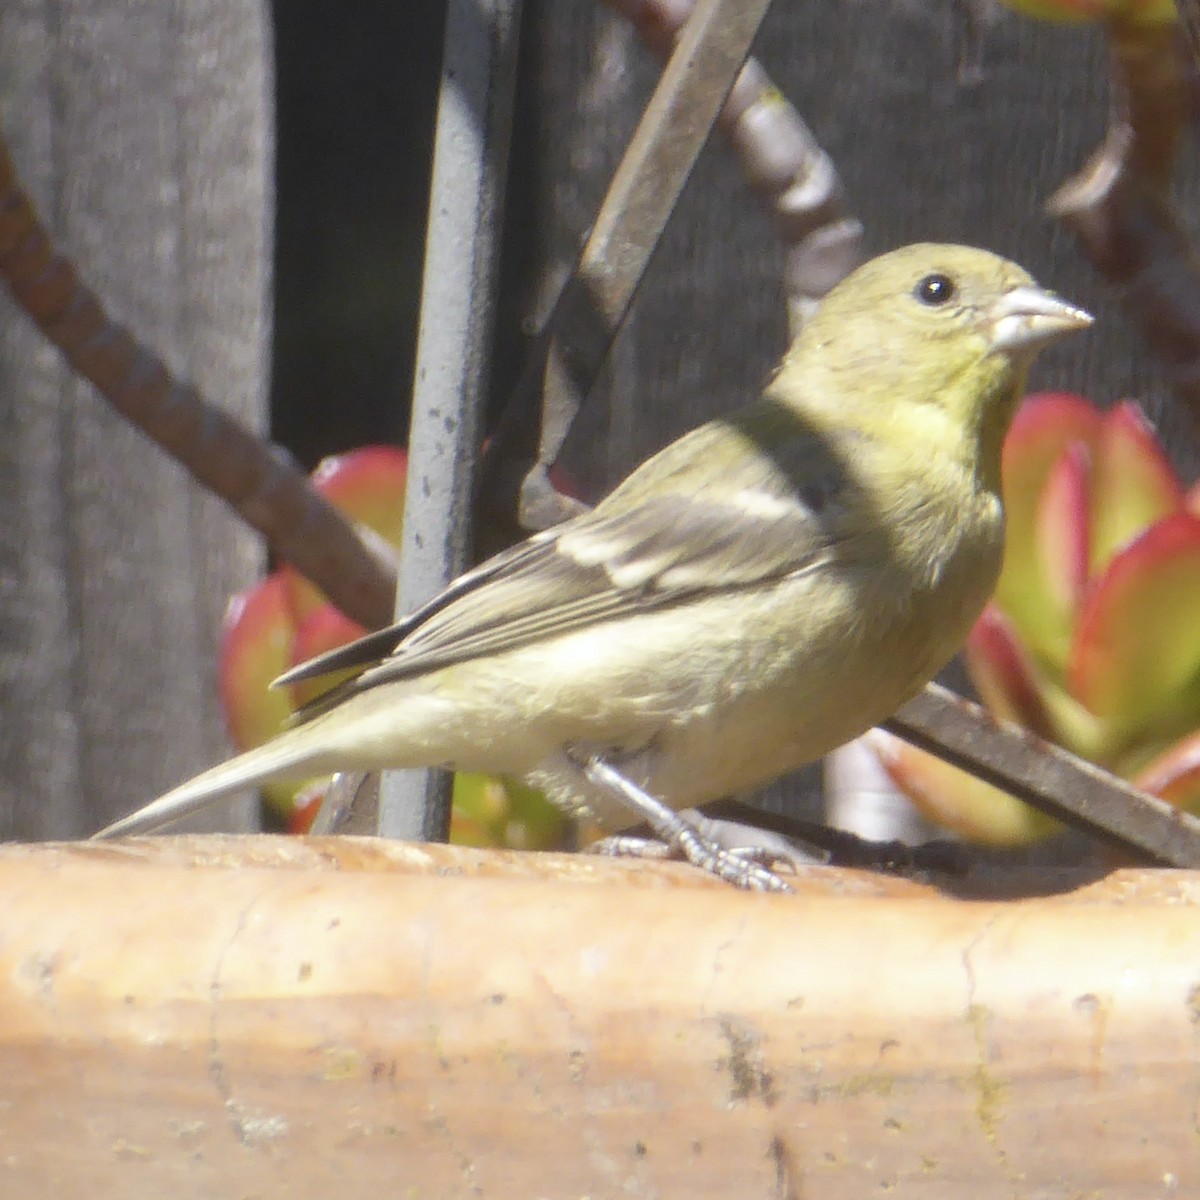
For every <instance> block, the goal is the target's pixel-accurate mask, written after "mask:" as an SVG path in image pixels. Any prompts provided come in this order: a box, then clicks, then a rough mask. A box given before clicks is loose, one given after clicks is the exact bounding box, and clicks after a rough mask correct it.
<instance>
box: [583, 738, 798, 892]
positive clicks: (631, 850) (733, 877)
mask: <svg viewBox="0 0 1200 1200" xmlns="http://www.w3.org/2000/svg"><path fill="white" fill-rule="evenodd" d="M579 766H580V769H581V770H582V771H583V773H584V774H585V775H586V776H587V778H588V780H589V782H591V783H592V784H594V785H595V786H597V787H602V788H604V789H606V790H607V791H608V792H610V793H611V794H613V795H615V796H617V797H619V798H620V799H621V801H622V802H623V803H624V804H625V805H626V807H628V808H629V809H631V810H632V811H633V812H635V813H636V814H637V815H638V817H640V818H641V819H642V820H644V821H645V822H646V823H647V824H648V825H649V826H650V828H651V830H652V831H653V833H654V835H655V839H657V840H647V839H645V838H635V837H622V836H617V837H614V838H606V839H604V840H603V841H602V842H601V843H599V847H600V850H599V852H600V853H607V854H620V855H624V856H626V857H641V858H646V857H653V858H660V859H661V858H680V859H683V860H684V861H686V862H690V863H691V864H692V865H693V866H695V867H699V868H700V869H701V870H702V871H707V872H708V873H709V874H710V875H716V876H717V878H718V879H724V880H725V881H726V882H727V883H732V884H733V885H734V887H739V888H744V889H746V890H747V891H755V892H790V891H791V890H792V889H791V887H789V886H788V884H787V883H786V882H785V881H784V880H783V879H782V878H781V877H780V876H779V875H778V874H777V873H776V871H775V870H774V867H775V866H777V865H778V864H779V863H780V862H786V861H788V860H787V859H784V858H782V857H781V856H780V855H779V854H778V853H776V852H774V851H771V850H767V849H765V848H763V847H759V846H747V847H733V848H730V849H725V848H724V847H722V846H720V845H718V844H717V842H715V841H714V840H713V839H712V838H709V837H706V836H705V835H704V834H702V833H701V832H700V830H699V829H697V828H696V826H695V825H693V824H692V823H691V821H689V820H688V819H687V818H686V817H683V816H681V815H680V814H679V813H677V812H675V811H674V810H673V809H671V808H668V807H667V806H666V805H665V804H663V803H662V801H661V800H658V799H656V798H655V797H654V796H651V795H650V793H649V792H647V791H645V790H644V789H642V788H640V787H638V786H637V784H635V783H633V782H632V781H630V780H629V779H626V778H625V776H624V775H622V774H621V772H620V771H618V770H617V769H616V768H615V767H614V766H612V765H611V764H610V763H608V762H605V760H604V759H602V758H600V757H598V756H592V757H590V758H587V759H585V760H583V761H581V762H580V763H579ZM650 847H655V848H654V849H650Z"/></svg>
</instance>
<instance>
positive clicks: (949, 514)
mask: <svg viewBox="0 0 1200 1200" xmlns="http://www.w3.org/2000/svg"><path fill="white" fill-rule="evenodd" d="M1088 323H1090V318H1089V317H1087V316H1086V314H1084V313H1081V312H1080V311H1079V310H1077V309H1074V308H1071V307H1070V306H1069V305H1067V304H1064V303H1063V302H1062V301H1059V300H1056V299H1054V298H1053V297H1052V296H1050V295H1049V294H1048V293H1046V292H1043V291H1041V290H1040V289H1037V288H1036V287H1034V285H1033V283H1032V280H1031V279H1030V278H1029V276H1028V275H1026V273H1025V272H1024V271H1022V270H1021V269H1020V268H1019V267H1017V266H1015V265H1014V264H1012V263H1010V262H1007V261H1005V260H1004V259H1001V258H998V257H996V256H995V255H992V254H989V253H986V252H984V251H980V250H974V249H970V248H967V247H961V246H938V245H918V246H910V247H907V248H905V249H902V250H898V251H895V252H893V253H891V254H888V255H884V256H883V257H881V258H878V259H875V260H874V261H872V262H870V263H868V264H866V265H865V266H864V267H862V268H860V269H859V270H858V271H856V272H855V273H854V274H853V275H851V276H850V277H849V278H848V279H847V280H845V281H844V282H843V283H842V284H841V285H839V286H838V287H837V288H835V289H834V290H833V291H832V292H831V293H830V294H829V296H828V297H827V298H826V299H825V300H824V302H823V303H822V305H821V307H820V309H819V310H818V312H817V313H816V315H815V316H814V318H813V319H812V321H811V322H810V323H809V325H808V326H807V327H806V328H805V329H804V331H803V332H802V333H801V334H800V336H799V338H798V339H797V340H796V342H795V343H794V345H793V346H792V347H791V348H790V350H789V351H788V353H787V355H786V357H785V358H784V360H783V363H782V365H781V367H780V369H779V371H778V373H777V374H776V376H775V378H774V379H773V380H772V381H771V383H770V384H769V385H768V387H767V388H766V390H765V392H764V394H763V396H762V397H761V398H760V399H759V400H758V401H757V402H756V403H755V404H753V405H751V406H750V407H749V408H747V409H745V410H743V411H741V412H739V413H736V414H734V415H732V416H729V417H724V418H720V419H718V420H715V421H711V422H709V423H708V424H706V425H704V426H702V427H700V428H699V429H696V430H695V431H693V432H692V433H689V434H687V435H686V436H684V437H682V438H680V439H679V440H678V441H676V442H674V443H672V444H671V445H670V446H668V447H667V448H666V449H664V450H663V451H661V452H660V453H659V454H657V455H655V456H654V457H653V458H651V459H649V460H648V461H647V462H645V463H644V464H643V465H642V466H641V467H639V468H638V469H637V470H636V471H634V472H633V474H632V475H630V476H629V477H628V479H626V480H625V482H624V483H623V484H621V485H620V486H619V487H618V488H617V489H616V490H615V491H614V492H612V493H611V495H609V496H608V497H607V499H605V500H604V501H603V502H602V503H601V504H599V505H598V506H597V507H596V508H595V509H594V510H593V511H591V512H589V513H586V514H584V515H582V516H580V517H577V518H575V519H574V520H572V521H570V522H567V523H566V524H564V525H562V526H560V527H558V528H556V529H553V530H549V531H547V532H545V533H542V534H538V535H535V536H534V537H532V538H530V539H529V540H528V541H526V542H524V543H522V544H521V545H519V546H517V547H514V548H513V549H512V550H509V551H506V552H505V553H504V554H501V555H499V556H497V557H496V558H494V559H492V560H489V561H488V562H486V563H484V564H483V565H482V566H480V567H478V568H476V569H475V570H474V571H471V572H469V573H468V574H467V575H465V576H464V577H463V578H462V579H460V580H459V581H457V582H456V583H455V584H453V585H451V587H450V589H448V591H447V593H446V594H445V595H444V596H443V597H441V598H439V599H438V600H437V601H434V602H433V604H431V605H430V606H428V608H427V609H426V610H423V611H422V612H420V613H417V614H415V615H414V616H413V617H412V618H410V619H409V620H408V621H405V622H402V623H401V624H400V625H398V626H396V627H394V628H393V629H392V630H388V631H383V632H381V633H378V634H373V635H371V636H370V637H368V638H366V639H364V640H363V641H362V642H360V643H357V644H356V645H355V646H354V647H351V648H349V649H348V650H343V651H338V652H335V653H334V654H333V655H330V656H326V657H325V658H323V659H321V660H318V662H317V664H316V665H315V666H313V667H311V668H307V669H305V670H304V672H303V673H304V674H307V675H315V674H320V673H321V672H322V671H323V670H330V669H333V668H335V667H339V666H345V665H353V666H357V667H360V668H362V672H361V674H359V675H358V676H357V678H355V679H353V680H352V681H350V682H349V683H347V684H343V685H341V686H340V687H339V688H337V689H335V690H334V691H333V692H332V693H330V694H329V695H328V697H327V698H323V699H322V700H320V701H318V702H317V703H316V705H314V706H313V708H312V709H311V710H310V712H309V713H308V714H307V715H306V719H305V720H303V721H302V723H300V724H299V725H297V727H296V728H294V729H292V730H289V731H288V732H286V733H284V734H282V735H281V736H280V737H279V738H277V739H276V740H275V741H274V742H272V743H269V744H268V745H267V746H264V747H261V748H259V749H257V750H252V751H250V752H249V753H247V754H244V755H242V756H240V757H239V758H236V759H233V760H232V761H230V762H228V763H226V764H223V765H222V766H219V767H216V768H214V769H213V770H211V771H208V772H206V773H205V774H203V775H200V776H198V777H197V778H196V779H194V780H192V781H190V782H189V783H185V784H183V785H182V786H181V787H179V788H177V789H175V790H174V791H172V792H170V793H168V794H167V795H165V796H163V797H161V798H160V799H159V800H157V801H155V802H154V803H153V804H151V805H148V806H147V807H146V808H145V809H143V810H141V811H139V812H138V813H134V814H132V815H131V816H130V817H127V818H125V819H124V820H122V821H119V822H117V823H116V824H115V825H113V826H110V827H109V828H108V829H107V830H105V831H103V832H104V834H106V835H114V834H117V833H126V832H133V831H135V830H142V829H149V828H153V827H155V826H157V825H160V824H164V823H166V822H169V821H171V820H174V819H176V818H178V817H179V816H181V815H183V814H184V813H186V812H189V811H192V810H193V809H195V808H197V807H199V806H201V805H203V804H205V803H207V802H208V801H209V800H211V799H215V798H217V797H219V796H222V795H225V794H227V793H229V792H231V791H236V790H238V789H241V788H244V787H246V786H250V785H253V784H257V783H260V782H262V781H264V780H265V779H268V778H284V777H287V776H291V775H294V776H297V777H303V776H308V775H311V774H314V773H317V772H323V771H332V770H335V769H341V768H350V767H359V768H382V767H388V766H394V767H413V766H425V765H445V766H452V767H454V768H457V769H461V770H468V771H487V772H493V773H503V774H510V775H516V776H520V777H522V778H524V779H525V780H527V781H528V782H529V783H531V784H532V785H533V786H535V787H538V788H541V789H543V790H544V791H545V792H546V793H547V794H548V795H549V796H550V797H551V799H553V800H554V801H555V802H557V803H559V804H560V805H562V806H563V807H564V808H566V809H569V810H571V811H574V812H580V813H584V814H586V815H588V816H590V817H591V818H592V819H594V820H596V821H598V822H599V823H601V824H602V825H605V826H607V827H609V828H620V827H621V826H623V825H627V824H629V823H631V821H632V820H634V819H635V818H633V817H631V816H630V815H629V811H628V810H627V809H626V808H625V807H624V806H623V805H622V804H621V803H620V802H619V801H618V800H617V799H616V798H615V797H614V796H613V795H612V794H611V793H610V792H609V791H607V790H606V789H604V788H602V787H599V786H597V785H596V784H595V783H593V782H591V781H589V780H588V779H587V778H586V775H585V773H584V772H583V771H582V770H581V767H580V765H579V762H580V760H581V759H582V758H586V757H588V756H590V755H598V756H600V757H602V758H603V759H604V760H605V761H606V762H608V763H610V764H611V765H613V766H615V767H616V768H617V769H618V770H619V771H620V772H621V774H623V775H624V776H625V777H626V778H627V779H629V780H630V781H631V782H633V783H634V784H636V785H638V786H639V787H641V788H643V789H645V790H646V791H648V792H650V793H652V794H653V795H654V796H657V797H658V798H659V799H661V800H662V801H664V802H665V803H666V804H668V805H670V806H671V807H673V808H684V807H690V806H692V805H695V804H698V803H701V802H703V801H705V800H709V799H715V798H717V797H720V796H724V795H729V794H731V793H736V792H740V791H744V790H747V789H749V788H752V787H755V786H757V785H759V784H762V783H764V782H766V781H768V780H770V779H773V778H775V777H777V776H778V775H780V774H782V773H783V772H785V771H787V770H790V769H792V768H794V767H797V766H799V765H801V764H803V763H805V762H809V761H811V760H813V759H815V758H818V757H820V756H821V755H823V754H825V753H826V752H827V751H829V750H831V749H833V748H834V747H835V746H837V745H839V744H840V743H842V742H844V741H846V740H848V739H850V738H852V737H854V736H856V735H857V734H859V733H861V732H862V731H863V730H865V729H866V728H868V727H869V726H871V725H873V724H875V723H877V722H878V721H880V720H882V719H883V718H884V717H885V716H887V715H888V714H889V713H891V712H892V711H893V710H894V709H895V708H897V707H898V706H899V705H900V704H901V703H902V702H903V701H904V700H905V699H906V698H907V697H908V696H910V695H911V694H912V693H913V692H914V691H915V690H916V689H918V688H919V687H920V686H921V685H922V684H924V683H925V682H926V681H927V680H928V679H929V678H930V676H931V675H933V674H934V673H935V672H936V671H937V670H938V669H939V668H940V667H941V666H942V665H943V664H944V663H945V662H946V661H947V660H948V659H949V658H950V657H951V655H952V654H953V653H954V652H955V650H956V649H957V648H958V646H959V645H960V644H961V643H962V641H963V639H964V638H965V636H966V634H967V631H968V630H969V629H970V627H971V625H972V623H973V622H974V620H975V618H976V616H977V615H978V613H979V611H980V609H981V608H982V606H983V605H984V603H985V602H986V600H987V598H988V596H989V595H990V594H991V591H992V588H993V586H994V585H995V581H996V577H997V574H998V572H999V568H1000V560H1001V554H1002V550H1003V539H1004V523H1003V513H1002V509H1001V504H1000V497H999V472H1000V447H1001V443H1002V441H1003V437H1004V433H1005V431H1006V429H1007V426H1008V421H1009V418H1010V417H1011V415H1012V412H1013V409H1014V406H1015V404H1016V402H1017V399H1018V397H1019V396H1020V394H1021V391H1022V388H1023V383H1024V373H1025V369H1026V367H1027V365H1028V363H1029V361H1030V360H1031V358H1032V357H1033V355H1034V354H1035V353H1036V351H1037V350H1038V349H1040V348H1041V347H1042V346H1043V345H1045V344H1046V343H1048V342H1049V341H1052V340H1054V339H1055V338H1057V337H1059V336H1062V335H1063V334H1065V333H1068V332H1070V331H1071V330H1074V329H1079V328H1082V327H1084V326H1085V325H1086V324H1088Z"/></svg>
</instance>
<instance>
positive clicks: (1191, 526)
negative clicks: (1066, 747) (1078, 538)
mask: <svg viewBox="0 0 1200 1200" xmlns="http://www.w3.org/2000/svg"><path fill="white" fill-rule="evenodd" d="M1197 597H1200V517H1198V516H1196V515H1195V514H1192V513H1186V512H1181V513H1175V514H1172V515H1171V516H1168V517H1165V518H1164V519H1163V520H1161V521H1159V522H1158V523H1157V524H1155V525H1153V526H1151V527H1150V528H1149V529H1148V530H1146V531H1145V532H1144V533H1143V534H1141V535H1140V536H1139V537H1137V538H1135V539H1134V540H1133V541H1132V542H1130V543H1129V544H1128V545H1127V546H1126V547H1125V548H1124V549H1123V550H1121V551H1120V552H1118V553H1117V554H1116V556H1115V557H1114V558H1113V559H1112V561H1111V562H1110V563H1109V566H1108V569H1107V571H1106V572H1105V573H1104V575H1103V576H1102V577H1101V578H1100V579H1098V580H1097V581H1095V583H1094V584H1093V586H1092V589H1091V590H1090V592H1089V593H1088V596H1087V598H1086V600H1085V602H1084V605H1083V608H1082V611H1081V613H1080V618H1079V624H1078V627H1077V629H1076V634H1075V642H1074V645H1073V647H1072V652H1071V661H1070V664H1069V667H1068V672H1067V681H1068V685H1069V687H1070V691H1071V693H1072V694H1073V695H1074V696H1076V697H1077V698H1078V699H1079V700H1080V701H1081V702H1082V703H1083V704H1085V705H1086V706H1087V708H1088V709H1089V710H1090V711H1091V712H1092V713H1094V714H1095V715H1096V716H1097V717H1098V718H1100V719H1101V720H1102V721H1104V722H1105V723H1107V724H1108V725H1109V726H1110V728H1111V729H1112V731H1113V733H1114V734H1115V735H1116V736H1120V737H1124V738H1126V739H1128V738H1129V737H1131V736H1133V735H1135V734H1137V733H1139V732H1144V731H1147V730H1151V729H1153V727H1154V725H1155V723H1156V722H1161V721H1164V720H1166V721H1169V722H1170V723H1171V724H1172V725H1173V726H1174V725H1177V724H1178V722H1180V721H1186V722H1189V723H1191V722H1192V720H1193V717H1195V718H1196V719H1200V689H1198V687H1197V682H1198V681H1200V619H1197V606H1196V601H1197ZM1193 710H1195V711H1194V712H1193Z"/></svg>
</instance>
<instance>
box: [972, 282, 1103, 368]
mask: <svg viewBox="0 0 1200 1200" xmlns="http://www.w3.org/2000/svg"><path fill="white" fill-rule="evenodd" d="M986 320H987V327H988V331H989V333H990V335H991V340H992V349H993V350H997V351H999V352H1000V353H1001V354H1015V355H1022V356H1024V355H1028V354H1032V353H1036V352H1037V351H1039V350H1042V349H1044V348H1045V347H1046V346H1048V345H1050V343H1051V342H1055V341H1057V340H1058V339H1059V338H1060V337H1064V336H1065V335H1066V334H1068V333H1074V332H1076V331H1077V330H1080V329H1086V328H1087V327H1088V326H1089V325H1090V324H1091V323H1092V320H1093V318H1092V315H1091V314H1090V313H1086V312H1084V311H1083V309H1082V308H1076V307H1075V306H1074V305H1073V304H1068V303H1067V302H1066V301H1065V300H1060V299H1059V298H1058V297H1057V296H1052V295H1051V294H1050V293H1049V292H1043V291H1042V289H1041V288H1037V287H1017V288H1013V289H1012V291H1011V292H1005V293H1004V295H1003V296H1001V297H1000V299H999V300H997V301H996V303H995V304H994V305H992V307H991V309H990V310H989V311H988V314H987V318H986Z"/></svg>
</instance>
